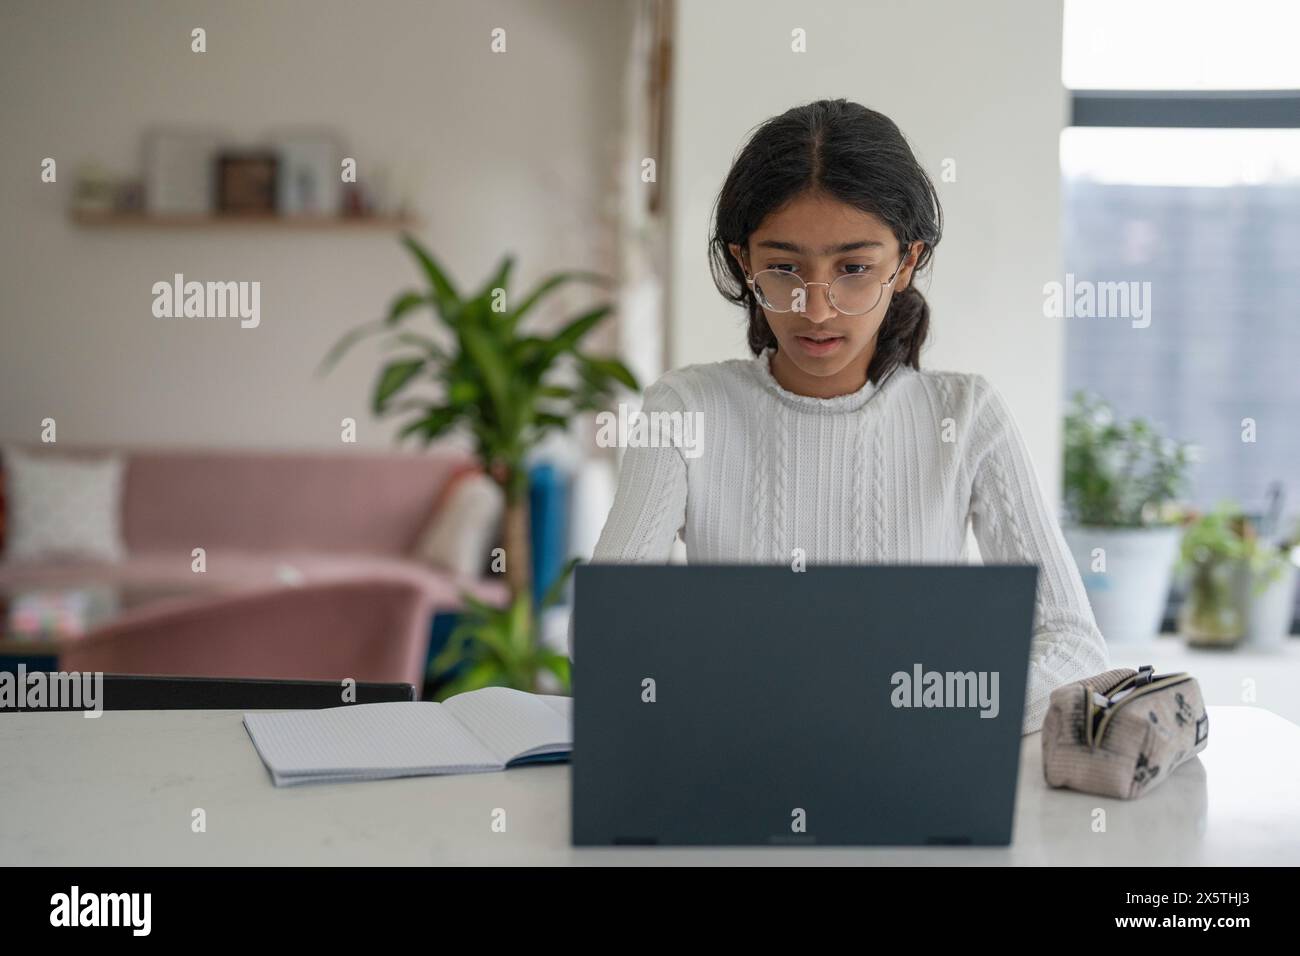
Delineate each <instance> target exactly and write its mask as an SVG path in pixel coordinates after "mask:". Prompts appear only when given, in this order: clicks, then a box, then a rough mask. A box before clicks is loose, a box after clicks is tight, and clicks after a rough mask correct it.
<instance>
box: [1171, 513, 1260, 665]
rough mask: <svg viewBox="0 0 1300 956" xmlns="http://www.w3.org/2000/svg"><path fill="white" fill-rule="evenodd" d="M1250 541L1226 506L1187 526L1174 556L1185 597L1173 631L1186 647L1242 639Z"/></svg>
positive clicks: (1242, 522) (1242, 521) (1240, 518)
mask: <svg viewBox="0 0 1300 956" xmlns="http://www.w3.org/2000/svg"><path fill="white" fill-rule="evenodd" d="M1253 541H1254V529H1253V528H1252V527H1251V525H1250V523H1249V522H1248V521H1247V520H1246V516H1245V515H1243V514H1242V513H1241V512H1240V510H1238V509H1237V508H1235V507H1233V506H1232V505H1228V504H1224V505H1220V506H1219V507H1218V508H1216V509H1214V510H1213V511H1211V512H1209V513H1208V514H1204V515H1197V516H1193V517H1192V518H1191V520H1190V521H1189V522H1188V524H1187V528H1186V530H1185V531H1184V532H1183V541H1182V547H1181V549H1180V554H1179V569H1180V570H1184V571H1186V572H1187V596H1186V597H1185V598H1184V600H1183V606H1182V608H1181V609H1180V611H1179V614H1178V630H1179V631H1180V632H1182V634H1183V636H1184V637H1185V638H1186V639H1187V643H1188V644H1191V645H1192V646H1194V647H1232V646H1233V645H1235V644H1237V643H1238V642H1239V641H1240V640H1241V639H1242V637H1243V636H1244V635H1245V631H1246V607H1245V601H1246V596H1247V594H1248V592H1249V585H1250V578H1251V573H1250V557H1251V553H1252V548H1251V543H1252V542H1253Z"/></svg>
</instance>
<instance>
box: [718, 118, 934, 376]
mask: <svg viewBox="0 0 1300 956" xmlns="http://www.w3.org/2000/svg"><path fill="white" fill-rule="evenodd" d="M819 191H820V192H823V193H825V194H827V195H829V196H831V197H833V198H835V199H838V200H839V201H841V202H844V203H848V204H849V205H851V206H854V207H856V208H858V209H861V210H862V211H863V212H868V213H871V214H873V215H875V216H878V217H879V218H880V219H882V220H883V221H884V222H885V223H886V224H887V225H888V226H889V227H890V228H891V229H892V230H893V232H894V235H895V237H896V238H897V239H898V241H899V244H900V245H901V246H902V247H903V248H904V249H905V248H906V247H907V245H908V244H909V243H912V242H915V241H917V240H918V239H919V240H921V241H923V242H924V243H925V247H924V249H923V250H922V251H921V254H920V257H919V258H918V259H917V262H916V266H915V269H914V270H913V281H911V282H910V283H908V286H907V288H906V289H905V290H903V291H902V292H898V293H895V294H894V297H893V298H892V299H891V300H890V303H889V309H888V311H887V312H886V313H885V318H884V320H883V321H882V322H881V325H880V332H879V333H878V338H877V340H876V351H875V355H874V356H873V357H872V359H871V365H870V367H869V368H868V369H867V377H868V378H869V379H870V380H871V381H872V382H876V383H878V382H879V381H880V380H881V379H882V378H883V377H884V376H885V375H886V374H887V373H889V372H890V371H892V370H893V369H894V367H895V366H897V365H898V364H900V363H904V364H907V365H910V366H911V367H912V368H916V369H919V368H920V367H921V346H922V345H924V344H925V339H926V336H927V335H928V334H929V330H930V306H929V305H928V304H927V303H926V301H925V296H923V295H922V294H921V292H920V290H919V289H917V287H916V281H915V279H916V276H917V275H918V274H919V273H921V272H922V271H924V269H925V268H926V267H927V266H928V265H929V262H930V257H931V255H932V253H933V250H934V247H935V246H936V245H937V244H938V242H939V237H940V235H941V234H942V232H943V210H942V209H941V208H940V207H939V196H938V194H937V193H936V192H935V189H934V184H933V183H932V182H931V181H930V177H929V176H927V175H926V174H925V170H924V169H922V168H921V165H920V163H918V162H917V161H916V157H915V156H914V155H912V150H911V147H909V146H908V145H907V140H906V139H904V138H903V134H902V133H901V132H899V129H898V127H897V126H896V125H895V124H894V121H893V120H891V119H890V118H889V117H888V116H885V115H884V114H883V113H877V112H876V111H875V110H869V109H867V108H866V107H865V106H862V105H861V104H858V103H851V102H849V101H847V100H842V99H840V100H818V101H817V102H815V103H809V104H808V105H806V106H797V107H795V108H794V109H790V110H787V111H786V112H784V113H782V114H781V115H780V116H776V117H773V118H772V119H770V120H768V121H767V122H765V123H763V124H762V125H761V126H759V127H758V129H756V130H755V131H754V133H753V134H752V135H751V136H750V138H749V141H748V142H747V143H746V144H745V145H744V147H743V148H742V149H741V151H740V154H739V155H738V156H737V157H736V160H735V162H734V163H732V166H731V171H730V172H729V173H728V174H727V179H726V182H724V183H723V184H722V190H721V191H720V192H719V193H718V198H717V201H716V202H715V204H714V210H713V236H712V238H711V239H710V240H709V266H710V269H711V270H712V272H713V282H714V284H715V285H716V286H717V287H718V291H719V292H721V293H722V295H723V296H724V297H725V298H726V299H728V300H729V301H731V302H735V303H736V304H738V305H743V306H744V307H745V308H746V310H747V311H748V313H749V348H750V350H751V351H752V352H753V353H754V354H755V355H759V354H761V353H762V352H763V350H764V349H766V348H772V347H775V346H776V344H777V342H776V336H775V335H773V333H772V329H771V327H770V326H769V325H768V323H767V318H766V317H765V316H764V315H763V310H762V309H760V308H759V305H758V302H757V301H756V300H755V298H754V294H753V292H751V291H750V289H749V287H748V286H747V285H746V284H745V273H744V272H743V270H742V269H741V267H740V264H739V263H737V262H736V259H735V257H734V256H733V255H732V254H731V251H730V249H728V245H729V244H730V243H736V244H738V245H739V246H740V247H741V248H746V247H747V245H748V242H749V237H750V235H751V234H752V233H753V232H754V230H755V229H757V228H758V226H759V224H760V223H762V221H763V220H764V219H765V218H767V215H768V214H769V213H771V212H773V211H774V210H776V209H779V208H780V207H781V206H783V205H784V204H785V203H786V202H788V201H789V200H791V199H793V198H795V197H796V196H798V195H801V194H803V193H808V192H819Z"/></svg>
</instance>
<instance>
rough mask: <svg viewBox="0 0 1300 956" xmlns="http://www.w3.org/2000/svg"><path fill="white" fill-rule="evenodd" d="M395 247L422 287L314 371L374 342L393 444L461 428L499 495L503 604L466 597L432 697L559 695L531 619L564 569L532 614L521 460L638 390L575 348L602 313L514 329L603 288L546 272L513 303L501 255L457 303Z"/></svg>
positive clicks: (565, 667) (558, 668)
mask: <svg viewBox="0 0 1300 956" xmlns="http://www.w3.org/2000/svg"><path fill="white" fill-rule="evenodd" d="M402 242H403V244H404V245H405V247H406V248H407V250H409V251H410V253H411V254H412V255H413V256H414V257H415V260H416V262H417V263H418V264H419V266H420V269H421V271H422V273H423V276H424V278H425V280H426V283H427V287H426V288H423V289H413V290H408V291H405V292H402V293H401V294H399V295H398V296H397V297H396V298H394V299H393V301H392V304H391V305H390V306H389V309H388V312H387V315H386V316H385V317H384V318H382V319H379V320H378V321H375V322H370V323H367V324H366V325H363V326H360V327H358V328H356V329H354V330H352V331H351V332H349V333H348V334H347V335H345V336H344V337H343V338H342V339H340V340H339V342H338V343H337V344H336V345H335V346H334V348H333V349H331V350H330V353H329V355H327V356H326V359H325V363H324V367H325V368H326V369H328V368H330V367H332V366H333V364H334V363H335V362H337V361H338V359H339V358H340V357H341V356H342V355H343V354H344V353H346V352H347V351H348V350H349V349H350V348H351V347H352V346H353V345H354V344H356V342H358V341H360V340H361V339H363V338H366V337H368V336H372V335H379V336H382V337H384V338H385V339H386V342H387V344H388V345H389V346H390V347H392V348H394V349H397V350H399V354H397V355H396V357H394V358H391V359H389V360H388V361H386V362H385V364H384V365H383V367H382V368H381V369H380V370H379V374H378V375H377V376H376V379H375V385H374V389H373V392H372V397H371V405H372V409H373V411H374V412H375V414H376V415H379V416H394V415H401V416H405V418H406V420H405V422H404V423H403V425H402V428H401V429H400V431H399V432H398V441H403V440H408V439H415V440H417V441H420V442H422V443H423V444H424V445H426V446H427V445H428V444H430V443H431V442H433V441H434V440H435V439H437V438H439V437H440V436H443V435H445V434H446V433H448V432H449V431H451V430H452V429H454V428H461V429H464V430H465V431H467V432H468V433H469V434H470V435H471V436H472V438H473V440H474V445H475V449H476V452H477V454H478V457H479V460H480V462H481V463H482V465H483V470H484V471H485V472H486V473H487V474H488V475H490V476H491V477H492V479H493V480H494V481H495V482H496V483H497V484H498V485H499V486H500V487H501V490H502V492H503V495H504V499H505V516H504V520H503V531H502V534H503V546H504V551H505V577H506V582H507V585H508V588H509V592H510V598H509V601H508V602H507V603H506V604H505V605H504V606H503V607H492V606H491V605H488V604H484V603H482V602H480V601H475V600H473V599H472V598H470V597H468V596H466V599H465V612H464V614H463V615H462V619H461V621H460V623H459V625H458V626H457V628H456V629H455V631H454V632H453V635H452V638H451V640H450V641H449V643H448V647H447V648H446V650H445V651H444V653H443V654H440V655H439V657H438V658H437V659H436V660H435V661H434V665H433V674H432V675H431V676H433V677H434V678H439V677H445V676H447V675H449V674H451V673H452V672H453V671H454V672H455V676H454V677H453V678H452V679H451V680H450V681H449V682H448V683H447V684H446V685H445V686H444V687H442V688H441V689H440V693H439V696H442V697H446V696H450V695H451V694H454V693H460V692H461V691H466V690H474V689H477V688H479V687H486V686H490V685H500V686H506V687H513V688H516V689H519V690H527V691H533V690H536V689H537V687H538V680H539V678H540V677H541V676H542V675H543V674H546V673H549V674H551V675H553V677H554V678H555V679H556V681H558V683H559V685H560V686H561V688H562V689H564V690H567V689H568V686H569V662H568V658H567V657H566V656H565V655H563V654H558V653H554V652H552V651H549V650H548V649H547V648H546V647H544V646H543V644H542V642H541V639H540V635H539V633H538V613H537V612H538V611H539V610H541V608H542V606H544V605H545V604H546V603H547V602H548V601H553V600H555V599H558V597H559V595H560V594H561V593H562V589H563V585H564V581H565V579H566V578H567V576H568V573H569V572H570V571H571V570H572V567H573V565H572V563H570V565H569V566H568V567H567V568H566V569H565V572H564V574H563V575H562V576H561V577H560V579H559V580H558V581H556V582H555V583H554V584H553V586H552V587H551V588H550V591H549V593H548V595H547V598H546V599H545V600H544V601H543V602H541V604H540V605H539V606H538V607H534V606H533V597H532V580H531V568H532V562H531V554H530V550H531V549H530V547H529V534H530V525H529V515H528V470H527V459H528V455H529V452H530V451H531V450H532V449H533V448H535V447H536V446H537V444H538V443H539V442H540V441H541V440H542V438H543V436H545V435H546V433H547V432H548V431H551V430H553V429H564V428H566V427H567V426H568V424H569V421H570V419H572V418H573V417H574V416H575V415H578V414H580V413H582V412H586V411H595V410H599V409H602V408H604V407H606V406H607V405H608V404H609V401H610V400H611V399H612V398H613V396H614V395H615V394H616V392H617V390H618V388H619V386H626V387H627V388H630V389H637V388H638V385H637V381H636V378H635V377H634V376H633V375H632V373H631V372H630V371H629V370H628V369H627V367H626V366H625V365H623V364H622V363H621V362H619V361H617V360H616V359H612V358H606V357H601V356H595V355H591V354H589V353H587V352H585V351H583V350H582V348H581V345H582V343H583V340H584V339H585V338H586V336H587V335H588V334H589V333H590V332H591V331H592V330H593V329H595V328H596V327H597V326H598V325H599V324H600V323H601V322H602V321H604V319H605V318H606V317H607V316H608V315H609V314H610V312H611V311H612V307H611V306H609V305H607V304H603V305H598V306H595V307H593V308H591V309H589V310H587V311H584V312H582V313H581V314H580V315H577V316H575V317H573V318H571V319H570V320H569V321H567V322H565V323H564V324H563V325H562V326H561V327H560V328H559V330H558V331H556V332H554V333H553V334H550V335H546V334H542V333H541V332H539V331H537V330H530V329H528V328H526V327H525V325H524V323H523V321H522V320H523V319H524V318H525V317H527V316H528V315H530V314H531V313H532V312H533V310H534V309H535V308H536V307H537V306H538V304H539V303H541V302H542V301H543V300H544V299H545V298H546V297H547V296H548V295H549V294H550V293H552V292H554V291H555V290H556V289H558V288H560V287H561V286H563V285H565V284H567V283H570V282H588V283H594V284H597V285H604V284H606V280H605V279H604V278H603V277H601V276H598V275H594V274H592V273H584V272H562V273H557V274H554V275H551V276H549V277H547V278H545V279H543V280H542V281H541V282H540V283H538V284H537V285H536V286H535V287H534V288H533V289H532V290H531V291H530V292H528V293H527V294H526V295H524V296H522V297H521V298H518V299H516V298H514V297H513V296H512V295H511V294H510V292H509V282H510V274H511V271H512V268H513V265H514V260H513V258H512V257H510V256H506V257H505V258H503V259H502V261H501V263H500V265H499V266H498V267H497V269H496V270H495V272H494V273H493V274H492V275H491V276H489V277H488V279H487V281H486V282H484V283H483V285H482V286H481V287H480V288H479V289H478V290H477V291H474V292H471V293H469V294H462V293H461V292H460V291H458V289H457V288H456V286H455V285H454V284H453V283H452V281H451V279H450V277H448V275H447V274H446V272H445V271H444V270H443V269H442V267H441V266H440V265H439V264H438V263H437V262H436V261H435V260H434V258H433V256H432V255H430V253H429V252H428V251H427V250H426V249H425V248H424V247H423V246H422V245H421V244H420V243H419V242H418V241H416V240H415V239H414V238H413V237H412V236H409V235H407V236H404V237H403V239H402ZM426 309H427V310H430V311H431V312H432V314H433V318H434V326H433V328H430V329H425V330H423V331H421V330H417V329H415V328H414V327H413V326H412V324H411V322H410V320H411V318H412V317H413V316H414V315H416V314H417V313H419V312H421V311H424V310H426ZM430 332H433V333H435V334H433V335H431V334H430Z"/></svg>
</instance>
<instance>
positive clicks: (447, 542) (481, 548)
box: [415, 474, 506, 578]
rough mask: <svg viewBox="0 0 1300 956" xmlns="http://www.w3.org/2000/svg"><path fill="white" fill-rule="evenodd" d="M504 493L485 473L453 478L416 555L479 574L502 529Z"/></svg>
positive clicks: (438, 564)
mask: <svg viewBox="0 0 1300 956" xmlns="http://www.w3.org/2000/svg"><path fill="white" fill-rule="evenodd" d="M505 507H506V502H505V494H504V492H502V490H501V487H500V486H499V485H498V484H497V483H496V482H495V481H493V480H492V479H491V478H489V477H488V476H487V475H484V474H470V475H466V476H465V477H463V478H460V479H458V480H457V481H456V486H455V487H454V488H453V489H452V491H451V494H449V495H448V496H447V500H446V502H445V503H444V504H443V505H442V507H441V508H439V509H438V512H437V513H436V514H435V515H433V517H432V519H431V520H430V521H429V524H428V526H427V527H426V528H425V530H424V533H423V534H421V535H420V540H419V542H418V543H417V544H416V546H415V556H416V557H417V558H419V559H420V560H422V561H426V562H428V563H429V564H432V565H433V566H434V567H437V568H442V569H443V570H445V571H451V572H453V573H455V574H459V575H462V576H464V577H469V578H477V577H481V576H482V574H483V570H484V568H486V567H487V563H488V559H489V558H490V557H491V550H492V545H493V544H494V543H495V542H496V539H497V536H498V535H499V534H500V531H501V520H502V517H503V516H504V515H505Z"/></svg>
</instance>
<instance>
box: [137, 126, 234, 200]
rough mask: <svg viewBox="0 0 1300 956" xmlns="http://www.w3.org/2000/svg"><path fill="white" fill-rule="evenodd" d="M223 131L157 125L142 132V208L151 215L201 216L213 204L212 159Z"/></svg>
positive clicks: (214, 157)
mask: <svg viewBox="0 0 1300 956" xmlns="http://www.w3.org/2000/svg"><path fill="white" fill-rule="evenodd" d="M224 138H225V137H224V134H223V133H222V131H220V130H216V129H206V128H204V129H199V128H179V127H160V128H156V129H152V130H148V131H146V132H145V135H144V181H143V197H142V202H143V208H144V210H145V211H146V212H147V213H148V214H149V215H153V216H204V215H209V214H211V213H212V212H213V210H214V209H215V206H216V189H215V184H214V176H215V168H214V162H215V159H216V156H217V153H218V152H219V151H220V149H221V144H222V142H223V140H224Z"/></svg>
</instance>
